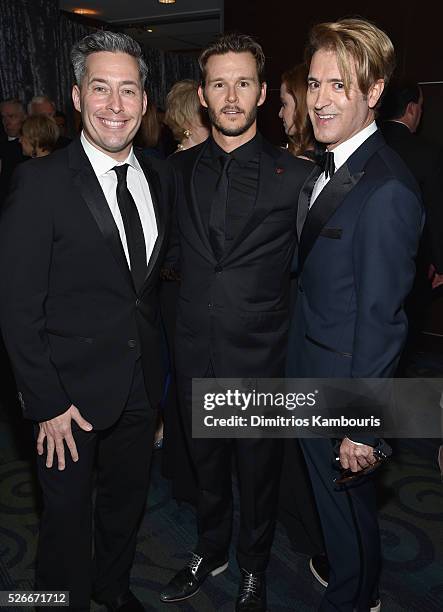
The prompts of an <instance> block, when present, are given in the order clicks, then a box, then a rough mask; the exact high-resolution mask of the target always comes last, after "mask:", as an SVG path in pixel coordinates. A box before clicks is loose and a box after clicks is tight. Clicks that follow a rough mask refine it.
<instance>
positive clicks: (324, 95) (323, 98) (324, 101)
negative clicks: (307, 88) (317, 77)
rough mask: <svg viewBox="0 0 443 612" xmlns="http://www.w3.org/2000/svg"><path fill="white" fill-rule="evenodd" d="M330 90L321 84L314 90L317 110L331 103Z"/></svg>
mask: <svg viewBox="0 0 443 612" xmlns="http://www.w3.org/2000/svg"><path fill="white" fill-rule="evenodd" d="M328 92H329V90H328V88H327V87H325V86H324V85H320V86H319V87H317V89H315V90H314V94H313V95H314V106H315V108H316V109H317V110H319V109H322V108H324V107H325V106H328V105H329V104H330V103H331V98H330V96H329V93H328Z"/></svg>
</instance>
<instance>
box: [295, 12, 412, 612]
mask: <svg viewBox="0 0 443 612" xmlns="http://www.w3.org/2000/svg"><path fill="white" fill-rule="evenodd" d="M307 59H308V60H309V61H310V68H309V76H308V94H307V102H308V110H309V115H310V118H311V121H312V124H313V127H314V132H315V137H316V139H317V140H318V141H319V142H321V143H324V144H325V145H326V156H325V160H326V162H327V163H325V166H324V169H323V171H322V169H321V168H318V169H316V170H314V171H313V174H312V175H311V177H310V179H308V181H307V182H306V184H305V186H304V188H303V190H302V192H301V194H300V198H299V209H298V218H297V230H298V234H299V238H300V242H299V249H298V280H299V286H298V297H297V302H296V311H295V316H294V320H293V328H292V336H291V343H292V347H291V349H292V351H293V358H292V360H291V362H290V363H289V367H288V370H289V374H290V375H292V376H294V377H300V378H301V377H309V378H329V377H330V378H335V377H339V378H368V377H387V376H391V375H392V373H393V372H394V369H395V366H396V364H397V362H398V358H399V355H400V352H401V350H402V347H403V344H404V341H405V339H406V333H407V319H406V316H405V313H404V310H403V302H404V299H405V298H406V296H407V295H408V293H409V291H410V289H411V287H412V283H413V280H414V273H415V263H414V258H415V255H416V251H417V245H418V241H419V237H420V233H421V229H422V225H423V208H422V204H421V201H420V196H419V190H418V187H417V185H416V183H415V181H414V179H413V178H412V176H411V175H410V174H409V171H408V170H407V169H406V166H405V165H404V164H403V162H402V161H401V159H400V158H399V157H398V156H397V154H396V153H395V152H394V151H393V150H391V149H390V148H389V147H388V146H387V145H386V143H385V141H384V140H383V137H382V136H381V134H380V133H379V131H378V130H377V126H376V124H375V109H376V107H377V104H378V102H379V100H380V97H381V95H382V93H383V89H384V87H385V86H386V84H387V82H388V81H389V78H390V76H391V74H392V71H393V68H394V49H393V46H392V43H391V41H390V40H389V38H388V37H387V35H386V34H385V33H384V32H382V31H381V30H379V29H378V28H376V27H375V26H374V25H373V24H371V23H369V22H367V21H364V20H360V19H343V20H340V21H338V22H336V23H323V24H319V25H316V26H314V28H313V29H312V31H311V34H310V40H309V45H308V49H307ZM351 437H352V440H351V439H349V438H347V437H345V438H344V439H343V440H340V441H339V447H340V451H339V458H340V463H341V466H342V467H343V468H345V469H347V468H350V469H351V470H352V471H353V472H358V471H360V470H362V469H364V468H367V467H369V466H370V465H371V464H372V463H373V462H374V461H375V457H374V446H376V444H377V440H376V439H375V438H374V437H371V436H369V435H368V436H360V437H358V436H354V435H352V436H351ZM302 446H303V451H304V454H305V458H306V462H307V465H308V469H309V473H310V477H311V480H312V484H313V488H314V494H315V497H316V502H317V505H318V508H319V513H320V518H321V522H322V527H323V532H324V536H325V544H326V552H327V555H328V559H329V562H330V570H331V571H330V575H329V581H328V587H327V589H326V591H325V595H324V598H323V601H322V603H321V606H320V610H321V611H322V612H332V611H333V610H334V611H340V612H354V611H358V612H369V610H379V609H380V602H379V600H378V593H377V582H378V574H379V569H380V541H379V533H378V524H377V516H376V505H375V491H374V484H373V482H372V481H371V479H370V478H368V477H363V478H362V479H360V480H359V484H358V486H357V485H355V484H354V486H345V487H342V488H337V487H336V485H334V482H333V479H334V476H336V471H335V470H334V467H333V464H334V441H333V440H331V439H326V438H323V439H305V440H303V441H302Z"/></svg>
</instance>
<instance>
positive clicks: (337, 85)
mask: <svg viewBox="0 0 443 612" xmlns="http://www.w3.org/2000/svg"><path fill="white" fill-rule="evenodd" d="M344 88H345V86H344V84H343V83H334V89H335V91H343V90H344Z"/></svg>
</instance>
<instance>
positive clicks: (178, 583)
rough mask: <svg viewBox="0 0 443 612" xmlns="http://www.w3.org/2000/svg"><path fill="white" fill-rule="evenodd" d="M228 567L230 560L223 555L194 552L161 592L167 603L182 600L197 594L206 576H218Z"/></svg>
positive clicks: (162, 599)
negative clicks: (205, 554) (209, 555)
mask: <svg viewBox="0 0 443 612" xmlns="http://www.w3.org/2000/svg"><path fill="white" fill-rule="evenodd" d="M227 567H228V560H227V559H226V557H225V556H223V557H200V556H199V555H197V554H196V553H192V556H191V559H190V560H189V563H188V565H187V566H186V567H184V568H183V569H181V570H180V571H179V572H178V573H177V574H176V575H175V576H174V578H173V579H172V580H171V582H169V584H168V585H167V586H166V587H165V589H164V590H163V591H162V592H161V593H160V599H161V601H163V602H165V603H169V602H173V601H182V600H183V599H188V598H189V597H192V596H193V595H195V594H196V593H197V592H198V591H199V590H200V587H201V585H202V584H203V582H204V581H205V580H206V578H207V577H208V576H209V575H211V576H217V575H218V574H221V573H222V572H224V571H225V569H226V568H227Z"/></svg>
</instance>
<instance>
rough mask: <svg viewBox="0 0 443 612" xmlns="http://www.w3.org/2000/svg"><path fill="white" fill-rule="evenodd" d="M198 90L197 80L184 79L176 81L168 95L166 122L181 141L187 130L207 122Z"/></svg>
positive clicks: (175, 136)
mask: <svg viewBox="0 0 443 612" xmlns="http://www.w3.org/2000/svg"><path fill="white" fill-rule="evenodd" d="M197 91H198V83H197V82H196V81H193V80H191V79H184V80H183V81H178V82H177V83H175V85H173V86H172V88H171V90H170V91H169V93H168V95H167V96H166V114H165V123H166V125H167V126H168V127H169V128H170V129H171V130H172V133H173V134H174V138H175V139H176V140H178V141H179V142H180V141H181V140H182V139H183V133H184V131H185V130H188V129H190V128H191V127H192V126H193V125H201V124H203V123H205V121H204V116H203V110H202V107H201V104H200V99H199V97H198V93H197Z"/></svg>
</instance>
